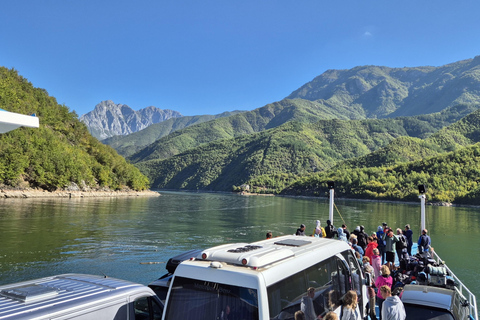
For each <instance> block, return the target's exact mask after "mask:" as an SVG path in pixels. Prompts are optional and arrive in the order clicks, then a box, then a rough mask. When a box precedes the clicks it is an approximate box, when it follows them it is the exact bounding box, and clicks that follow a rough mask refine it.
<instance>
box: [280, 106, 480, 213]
mask: <svg viewBox="0 0 480 320" xmlns="http://www.w3.org/2000/svg"><path fill="white" fill-rule="evenodd" d="M450 150H454V151H453V152H452V151H450ZM479 155H480V110H477V111H475V112H473V113H471V114H469V115H468V116H466V117H464V118H463V119H461V120H459V121H458V122H456V123H454V124H452V125H450V126H448V127H446V128H443V129H441V130H439V131H438V132H437V133H435V134H433V135H432V136H430V137H429V138H427V139H425V140H420V139H413V138H408V137H401V138H398V139H396V140H394V141H392V143H390V144H389V145H388V146H386V147H385V148H382V149H379V150H377V151H375V152H373V153H371V154H368V155H366V156H363V157H360V158H356V159H352V160H349V161H345V162H343V163H340V164H339V165H338V166H336V167H334V168H332V169H330V170H327V171H325V172H322V173H320V174H313V175H309V176H304V177H299V178H298V180H297V181H296V182H295V183H293V184H292V185H291V186H290V187H288V188H286V189H285V190H283V193H284V194H297V195H298V194H303V195H314V194H315V195H319V194H322V193H323V192H324V191H325V190H326V187H325V186H324V184H325V183H326V181H328V180H334V181H336V184H337V188H338V190H339V193H340V194H341V195H342V196H345V197H355V198H377V199H397V200H398V199H400V200H401V199H412V200H413V199H414V197H415V194H414V193H412V190H415V189H414V188H415V186H416V184H427V185H428V189H427V190H428V192H427V197H428V199H429V200H431V201H447V202H455V203H470V204H471V203H474V202H475V201H478V200H480V198H479V197H480V189H479V188H480V185H479V183H478V182H479V178H480V167H479V165H480V156H479ZM291 180H293V179H291ZM412 188H413V189H412Z"/></svg>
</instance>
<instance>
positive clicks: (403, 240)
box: [396, 228, 409, 270]
mask: <svg viewBox="0 0 480 320" xmlns="http://www.w3.org/2000/svg"><path fill="white" fill-rule="evenodd" d="M397 238H398V240H399V241H398V242H397V248H396V251H397V256H398V263H399V265H400V267H401V269H402V270H405V269H406V267H407V261H408V258H409V256H408V252H407V246H408V240H407V237H406V236H405V235H404V234H403V233H402V229H400V228H397Z"/></svg>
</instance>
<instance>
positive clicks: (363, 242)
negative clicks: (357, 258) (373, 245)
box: [357, 226, 368, 251]
mask: <svg viewBox="0 0 480 320" xmlns="http://www.w3.org/2000/svg"><path fill="white" fill-rule="evenodd" d="M367 238H368V235H367V234H366V233H365V227H364V226H360V232H359V233H358V235H357V240H358V245H359V246H360V247H362V249H363V251H365V249H366V248H367V244H368V243H367Z"/></svg>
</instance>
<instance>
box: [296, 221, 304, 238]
mask: <svg viewBox="0 0 480 320" xmlns="http://www.w3.org/2000/svg"><path fill="white" fill-rule="evenodd" d="M295 235H297V236H304V235H305V225H304V224H303V223H302V224H301V225H300V228H298V229H297V232H296V233H295Z"/></svg>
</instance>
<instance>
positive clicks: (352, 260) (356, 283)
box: [342, 250, 362, 300]
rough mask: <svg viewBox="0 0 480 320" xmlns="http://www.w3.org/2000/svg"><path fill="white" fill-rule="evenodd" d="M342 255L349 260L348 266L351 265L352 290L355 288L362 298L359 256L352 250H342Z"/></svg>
mask: <svg viewBox="0 0 480 320" xmlns="http://www.w3.org/2000/svg"><path fill="white" fill-rule="evenodd" d="M342 256H343V257H344V258H345V260H347V263H348V266H349V267H350V273H351V275H352V280H351V283H352V290H355V291H356V292H357V295H358V299H359V300H360V298H361V295H362V290H361V278H362V270H361V268H360V266H359V264H358V260H357V258H356V257H355V256H354V254H353V252H352V250H347V251H343V252H342Z"/></svg>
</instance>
